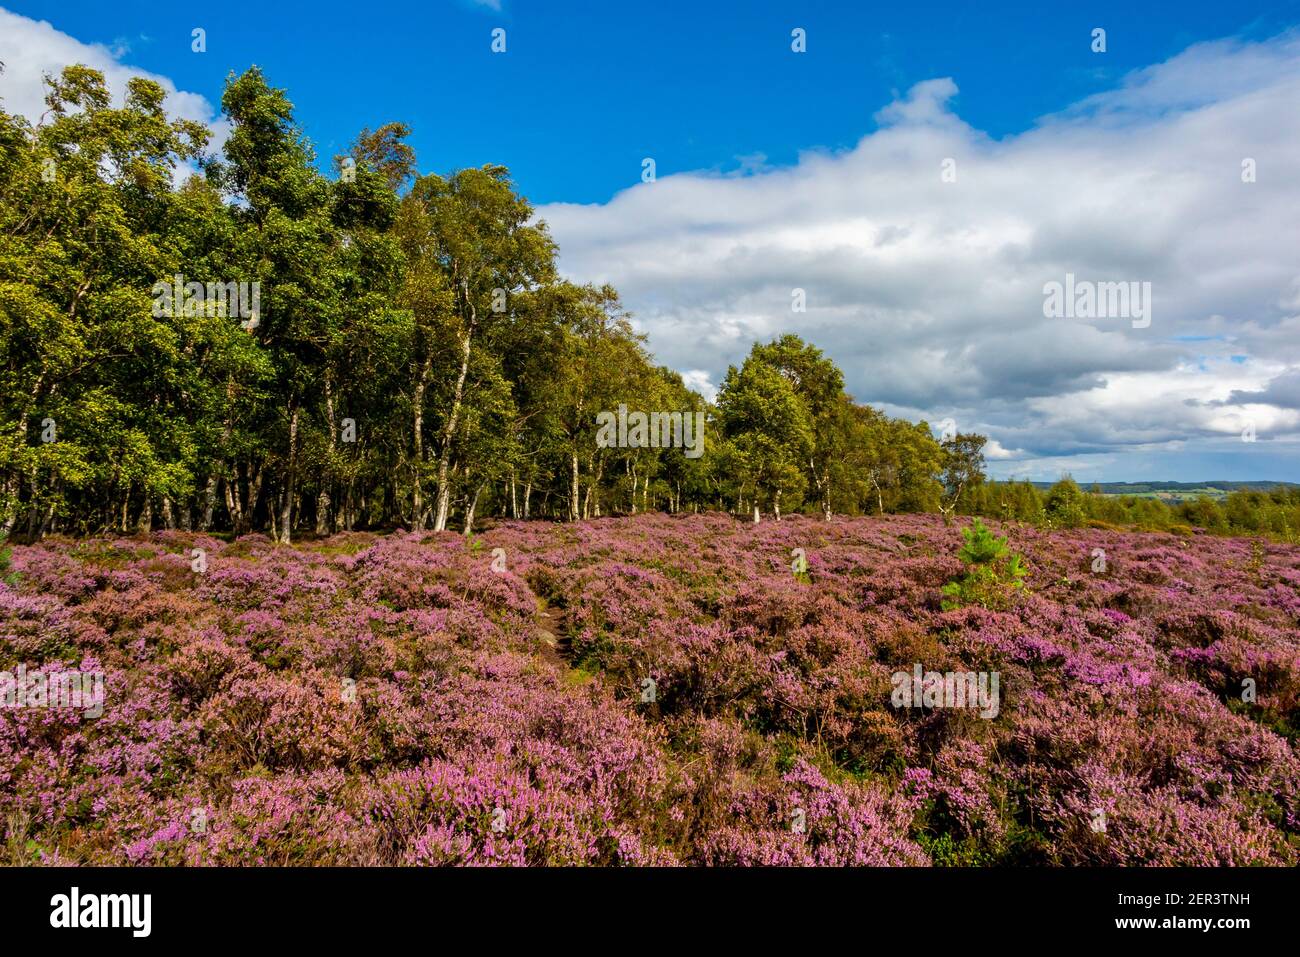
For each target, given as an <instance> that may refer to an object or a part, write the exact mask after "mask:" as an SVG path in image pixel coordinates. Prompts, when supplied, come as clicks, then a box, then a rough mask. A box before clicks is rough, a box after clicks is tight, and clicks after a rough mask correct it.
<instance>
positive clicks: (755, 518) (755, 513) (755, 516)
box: [754, 498, 759, 525]
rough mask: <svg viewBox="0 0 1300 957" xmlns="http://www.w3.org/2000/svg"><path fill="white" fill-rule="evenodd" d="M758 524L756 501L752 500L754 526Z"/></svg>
mask: <svg viewBox="0 0 1300 957" xmlns="http://www.w3.org/2000/svg"><path fill="white" fill-rule="evenodd" d="M758 523H759V514H758V499H757V498H755V499H754V524H755V525H757V524H758Z"/></svg>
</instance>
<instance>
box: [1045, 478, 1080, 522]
mask: <svg viewBox="0 0 1300 957" xmlns="http://www.w3.org/2000/svg"><path fill="white" fill-rule="evenodd" d="M1043 510H1044V512H1045V513H1046V516H1047V524H1048V526H1049V527H1051V528H1079V527H1081V526H1082V525H1083V523H1084V519H1085V517H1086V515H1085V512H1084V495H1083V490H1082V489H1081V488H1079V485H1078V483H1077V482H1075V481H1074V479H1072V478H1070V476H1068V475H1067V476H1065V477H1063V478H1062V479H1061V480H1060V481H1059V482H1057V483H1056V484H1055V485H1053V486H1052V487H1051V488H1050V489H1048V491H1047V498H1046V500H1045V501H1044V503H1043Z"/></svg>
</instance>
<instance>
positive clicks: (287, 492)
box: [280, 404, 298, 545]
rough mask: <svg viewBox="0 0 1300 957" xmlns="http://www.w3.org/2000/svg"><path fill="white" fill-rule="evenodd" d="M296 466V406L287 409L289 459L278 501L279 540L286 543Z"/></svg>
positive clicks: (288, 533) (289, 529) (291, 511)
mask: <svg viewBox="0 0 1300 957" xmlns="http://www.w3.org/2000/svg"><path fill="white" fill-rule="evenodd" d="M297 466H298V406H297V405H296V404H295V405H293V406H291V407H290V409H289V460H288V462H287V463H286V466H285V471H284V489H283V490H282V491H283V493H284V494H283V500H282V501H281V502H280V542H281V543H282V544H284V545H288V544H289V542H290V539H291V538H292V537H293V532H292V529H293V525H292V521H293V499H294V494H295V493H294V483H295V480H296V479H297V475H296V474H295V473H296V471H297Z"/></svg>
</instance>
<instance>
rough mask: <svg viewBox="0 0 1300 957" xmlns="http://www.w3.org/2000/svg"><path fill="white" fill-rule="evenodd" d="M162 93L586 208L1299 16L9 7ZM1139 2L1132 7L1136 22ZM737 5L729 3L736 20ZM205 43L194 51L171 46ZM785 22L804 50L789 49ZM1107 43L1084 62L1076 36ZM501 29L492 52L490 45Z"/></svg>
mask: <svg viewBox="0 0 1300 957" xmlns="http://www.w3.org/2000/svg"><path fill="white" fill-rule="evenodd" d="M4 6H6V7H7V8H8V9H10V10H12V11H14V12H16V13H21V14H23V15H25V16H28V17H32V18H35V19H44V20H48V21H50V22H51V23H52V24H53V25H54V26H55V27H56V28H57V29H59V30H61V31H63V32H65V33H69V34H71V35H73V36H75V37H76V38H77V39H79V40H82V41H83V42H88V43H103V44H105V45H107V46H110V47H119V48H125V50H126V51H127V52H126V54H125V56H124V57H123V59H124V60H126V61H127V62H130V63H132V64H133V65H135V66H139V67H141V68H143V69H146V70H150V71H152V72H155V73H159V74H162V75H164V76H168V77H171V78H172V80H174V81H175V83H176V85H177V87H178V88H180V89H183V90H190V91H194V92H196V93H201V94H203V95H205V96H206V97H207V98H208V99H209V100H210V101H211V102H213V103H217V102H219V100H220V94H221V87H222V83H223V82H224V80H225V78H226V75H227V74H228V72H229V71H230V70H232V69H235V70H242V69H244V68H246V67H247V66H249V65H252V64H257V65H259V66H261V67H262V68H263V69H264V70H265V71H266V72H267V73H268V75H269V76H270V78H271V80H272V82H274V83H276V84H278V85H280V86H283V87H286V88H287V89H288V90H289V92H290V95H291V98H292V99H293V101H294V103H295V106H296V107H297V111H298V116H299V118H300V120H301V121H302V123H303V125H304V126H305V128H306V129H307V130H308V131H309V133H310V136H311V138H312V139H313V141H314V142H315V143H316V146H317V149H318V152H319V153H320V154H321V155H322V157H324V158H326V159H328V157H329V156H331V155H333V154H334V153H335V152H341V151H342V150H343V149H344V147H345V146H346V144H347V143H348V142H350V140H351V137H352V136H353V135H354V134H355V133H356V132H357V131H358V130H359V129H360V128H361V127H363V126H366V125H369V126H375V125H377V124H379V123H382V122H385V121H388V120H392V119H400V120H403V121H405V122H407V123H409V124H410V125H411V126H412V128H413V130H414V135H413V136H412V140H411V141H412V143H413V144H414V145H415V147H416V149H417V153H418V156H419V158H420V163H421V168H422V169H423V170H424V171H429V172H431V171H444V170H448V169H452V168H457V167H461V166H470V165H480V164H482V163H485V162H500V163H504V164H505V165H507V166H509V167H510V169H511V170H512V171H513V173H514V175H515V177H516V180H517V181H518V183H519V185H520V187H521V188H522V189H523V191H524V192H525V194H526V195H528V196H529V197H530V198H531V199H533V200H534V202H538V203H549V202H555V201H566V202H583V203H586V202H598V201H604V200H607V199H609V198H610V196H612V195H613V194H614V193H615V192H616V191H618V190H620V189H623V188H625V187H627V186H628V185H630V184H631V183H633V182H635V181H636V180H637V179H638V178H639V176H640V170H641V160H642V158H643V157H645V156H654V157H655V158H656V163H657V165H658V174H659V175H660V176H663V175H668V174H671V173H673V172H681V171H686V170H699V169H713V168H718V169H722V170H727V169H735V168H737V167H738V166H739V165H740V164H741V162H742V159H741V158H744V157H753V156H754V155H756V154H763V155H765V156H766V157H767V162H768V163H771V164H787V163H792V162H794V161H795V160H796V159H797V156H798V152H799V151H800V150H802V149H809V148H813V147H829V148H846V147H851V146H853V145H854V144H855V143H856V142H857V141H858V139H859V138H860V137H861V136H862V135H863V133H865V132H867V131H868V130H870V129H871V128H872V126H873V121H872V114H873V113H874V112H875V111H876V110H877V109H879V107H880V105H881V104H883V103H887V102H888V101H889V100H890V99H892V97H893V95H896V94H897V92H898V91H901V90H906V89H907V88H909V87H911V86H912V85H913V84H914V83H917V82H920V81H922V80H926V79H929V78H931V77H934V76H952V77H953V78H954V79H955V80H956V81H957V83H958V84H959V86H960V87H961V93H960V96H959V97H958V98H957V100H956V101H955V103H954V106H955V107H956V108H957V109H958V110H959V111H960V112H961V114H962V116H963V118H964V119H966V120H967V121H968V122H970V123H971V124H972V125H973V126H975V127H977V128H979V129H982V130H985V131H987V132H988V133H990V134H991V135H993V136H1002V135H1005V134H1007V133H1018V132H1021V131H1022V130H1024V129H1026V128H1027V127H1029V126H1030V125H1031V124H1032V122H1033V121H1034V120H1035V118H1037V117H1039V116H1042V115H1044V114H1047V113H1052V112H1055V111H1057V110H1060V109H1062V108H1064V107H1065V106H1067V105H1068V104H1070V103H1072V102H1074V101H1076V100H1078V99H1081V98H1082V97H1084V96H1086V95H1088V94H1090V93H1095V92H1098V91H1101V90H1104V89H1106V88H1108V87H1109V86H1111V85H1113V84H1114V82H1115V81H1116V80H1117V79H1118V78H1119V77H1120V76H1121V75H1122V74H1123V73H1125V72H1126V71H1128V70H1131V69H1134V68H1137V67H1142V66H1145V65H1147V64H1149V63H1152V62H1156V61H1160V60H1164V59H1166V58H1168V57H1169V56H1172V55H1173V54H1175V53H1177V52H1178V51H1180V50H1182V49H1184V48H1185V47H1187V46H1189V45H1190V44H1191V43H1193V42H1195V41H1197V40H1203V39H1213V38H1217V37H1220V36H1225V35H1232V34H1241V35H1246V36H1267V35H1271V34H1272V33H1275V32H1277V30H1278V28H1280V27H1282V26H1285V25H1288V24H1293V23H1296V22H1298V21H1300V3H1296V2H1291V3H1277V2H1272V3H1261V2H1257V0H1241V2H1233V3H1222V2H1213V3H1207V2H1190V3H1177V4H1175V3H1153V4H1145V5H1136V4H1133V3H1131V2H1116V3H1105V2H1102V3H1088V4H1065V3H1056V4H1053V3H1044V2H1042V0H1027V2H1021V3H1008V4H993V5H986V4H974V3H969V2H957V3H948V4H944V3H924V4H919V3H918V4H914V3H904V4H869V3H845V2H840V3H830V2H821V3H818V2H810V3H797V2H772V0H746V2H744V3H702V2H689V0H656V2H654V3H650V4H644V3H632V2H613V0H602V2H565V0H548V2H541V0H500V3H499V6H500V8H501V9H500V10H497V9H493V5H492V4H487V3H476V2H473V0H424V2H419V3H382V4H381V3H376V4H367V3H353V2H337V0H322V2H319V3H312V4H309V5H304V4H279V3H265V2H263V3H251V2H246V0H234V2H223V3H208V4H204V3H190V4H185V3H179V4H176V3H169V4H155V3H149V4H143V3H116V2H114V3H104V2H102V0H94V2H90V0H60V2H59V3H57V4H54V3H50V2H49V0H43V2H15V0H8V2H6V3H5V4H4ZM1139 6H1144V7H1146V9H1141V10H1139V9H1137V8H1138V7H1139ZM738 11H743V12H738ZM196 26H198V27H202V28H204V29H205V30H206V31H207V41H208V52H207V53H206V54H203V55H197V54H193V53H191V51H190V31H191V30H192V29H193V28H194V27H196ZM796 26H798V27H803V28H804V29H805V30H807V33H808V47H809V52H810V54H812V55H809V56H803V57H795V56H791V55H790V49H789V44H790V30H791V29H792V28H793V27H796ZM1095 26H1105V27H1106V28H1108V30H1109V36H1108V41H1109V44H1108V47H1109V48H1108V50H1107V56H1106V58H1105V60H1104V61H1101V62H1099V61H1098V58H1097V57H1095V56H1094V55H1093V54H1092V53H1091V51H1090V49H1089V42H1088V41H1089V31H1090V30H1091V29H1092V28H1093V27H1095ZM496 27H501V28H503V29H505V30H506V41H507V53H506V55H494V54H492V52H491V50H490V40H491V37H490V31H491V30H492V29H493V28H496Z"/></svg>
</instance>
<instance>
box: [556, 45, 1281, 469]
mask: <svg viewBox="0 0 1300 957" xmlns="http://www.w3.org/2000/svg"><path fill="white" fill-rule="evenodd" d="M956 92H957V84H956V83H955V82H954V81H953V80H952V79H949V78H938V79H934V80H929V81H926V82H924V83H919V84H917V85H916V86H914V87H913V88H912V89H911V90H910V91H908V93H907V94H906V95H905V96H903V97H902V98H900V99H899V100H898V101H896V102H894V103H891V104H887V105H885V106H884V107H883V108H881V109H880V110H879V112H878V113H877V114H876V119H877V122H878V123H879V124H880V127H879V128H878V129H877V130H875V131H874V132H872V133H870V134H868V135H866V136H864V137H863V138H862V139H861V141H860V142H859V143H858V144H857V146H856V147H854V148H853V149H851V150H847V151H843V152H838V153H830V152H825V151H808V152H805V153H803V154H802V155H801V156H800V159H799V162H798V163H797V164H796V165H794V166H790V167H785V168H777V169H774V168H771V167H766V166H755V167H754V168H753V171H752V172H751V174H750V175H745V176H739V177H737V176H720V175H717V174H716V173H711V172H698V173H686V174H679V175H672V176H664V177H660V178H659V179H658V180H657V181H656V182H654V183H649V184H637V185H634V186H632V187H631V188H629V189H627V190H625V191H623V192H621V193H619V194H617V195H616V196H614V197H613V198H612V199H611V200H610V201H609V202H607V203H604V204H595V205H574V204H562V203H557V204H551V205H549V206H545V207H543V208H542V209H541V210H540V211H539V214H540V216H541V217H542V218H544V219H545V220H546V221H547V222H548V223H549V224H550V226H551V228H552V230H553V232H554V235H555V237H556V239H557V240H558V241H559V244H560V250H561V266H562V268H563V269H564V271H565V272H566V273H567V274H568V275H570V276H571V277H573V278H575V279H578V280H580V281H599V282H604V281H608V282H611V283H613V284H614V285H615V286H616V287H617V288H618V289H619V291H620V293H621V294H622V296H623V299H624V301H625V302H626V303H627V304H628V306H629V308H630V309H631V310H632V311H633V312H634V313H635V314H636V317H637V324H638V326H639V327H640V328H641V329H642V330H643V331H645V332H646V333H648V335H649V345H650V348H651V349H652V350H653V351H654V352H655V354H656V356H657V357H658V358H659V359H660V361H663V362H665V363H667V364H668V365H671V366H673V367H674V368H678V369H682V368H689V369H691V370H692V372H691V375H692V376H695V377H705V376H707V377H709V378H710V380H711V381H716V380H717V379H719V378H720V375H721V373H722V371H724V370H725V368H726V366H727V364H728V363H734V362H739V361H740V360H741V359H743V357H744V355H745V354H746V353H747V352H748V350H749V348H750V345H751V344H752V343H753V341H754V340H756V339H767V338H770V337H772V336H773V335H776V334H778V333H781V332H787V331H792V332H796V333H798V334H800V335H802V336H804V337H805V338H806V339H808V340H810V341H812V342H813V343H815V344H816V345H818V346H819V347H821V348H822V349H823V350H825V351H826V352H827V353H828V354H829V355H831V356H832V357H833V358H834V359H835V360H836V361H837V362H838V363H839V364H840V366H841V367H842V368H843V369H844V371H845V376H846V382H847V385H848V387H849V390H850V391H851V392H852V393H853V394H854V395H855V396H856V397H857V398H858V399H859V400H861V401H867V402H872V403H875V404H879V405H882V406H884V407H885V408H886V409H887V410H889V411H891V412H893V413H894V414H906V415H909V416H911V417H913V418H921V417H925V418H927V419H928V420H929V421H931V422H935V421H939V420H940V419H942V418H944V417H947V416H952V417H953V418H955V420H956V421H957V422H959V423H961V426H962V428H963V429H964V430H965V429H970V430H977V431H982V432H985V433H986V434H988V435H989V436H990V437H991V439H992V441H991V442H990V443H989V446H988V448H989V458H990V460H997V461H1000V462H1006V463H1008V468H1010V467H1011V465H1010V464H1011V463H1025V462H1027V461H1029V460H1033V462H1034V464H1035V465H1036V466H1043V467H1047V466H1050V467H1053V468H1055V467H1056V466H1058V465H1059V466H1063V467H1069V466H1071V465H1077V466H1084V465H1089V464H1093V465H1095V464H1097V463H1105V464H1106V465H1107V466H1108V467H1115V465H1116V463H1117V462H1123V461H1126V460H1127V461H1130V462H1131V461H1136V459H1135V458H1134V456H1137V455H1146V454H1149V453H1150V452H1151V451H1152V450H1183V451H1187V450H1195V449H1198V448H1202V447H1204V448H1205V449H1211V448H1214V447H1218V445H1216V444H1219V443H1222V442H1224V441H1227V440H1229V439H1230V438H1232V437H1235V436H1236V434H1237V433H1239V432H1240V429H1241V425H1240V424H1239V423H1240V422H1242V421H1244V420H1246V419H1247V418H1252V419H1253V420H1254V421H1255V422H1256V424H1257V428H1258V429H1259V430H1260V432H1261V437H1262V436H1263V434H1264V433H1265V432H1267V434H1268V436H1269V439H1270V441H1273V442H1274V443H1286V442H1290V443H1292V444H1290V445H1289V446H1288V448H1289V449H1290V450H1291V452H1290V454H1291V455H1292V456H1293V459H1292V461H1294V456H1295V455H1296V449H1297V447H1298V446H1300V441H1298V440H1300V414H1298V413H1297V412H1296V411H1295V408H1294V406H1295V402H1294V401H1293V400H1294V397H1295V389H1294V387H1293V383H1294V382H1295V377H1296V374H1297V371H1300V334H1298V333H1300V261H1298V260H1297V258H1296V250H1297V249H1300V218H1298V217H1297V216H1296V215H1295V211H1296V210H1297V209H1300V178H1297V177H1296V176H1295V175H1294V172H1295V170H1296V169H1298V168H1300V124H1298V123H1297V121H1296V116H1297V115H1298V114H1297V113H1296V110H1295V104H1296V103H1297V102H1300V37H1298V36H1297V35H1296V34H1287V35H1283V36H1279V37H1276V38H1274V39H1272V40H1269V41H1266V42H1261V43H1245V42H1241V41H1236V40H1230V41H1221V42H1215V43H1206V44H1199V45H1197V46H1194V47H1191V48H1189V49H1188V50H1186V51H1184V52H1183V53H1182V54H1180V55H1178V56H1176V57H1174V58H1172V59H1171V60H1169V61H1167V62H1165V63H1162V64H1158V65H1155V66H1152V67H1149V68H1147V69H1144V70H1140V71H1137V72H1135V73H1134V74H1132V75H1130V76H1128V77H1126V78H1125V79H1124V81H1123V82H1122V84H1121V85H1120V86H1119V87H1118V88H1117V89H1115V90H1113V91H1110V92H1107V93H1104V94H1101V95H1098V96H1093V97H1089V98H1088V99H1086V100H1084V101H1082V102H1080V103H1078V104H1075V105H1074V106H1072V107H1071V108H1070V109H1068V110H1065V111H1063V112H1061V113H1059V114H1057V115H1053V116H1049V117H1045V118H1043V119H1042V120H1040V121H1039V122H1038V123H1037V124H1036V125H1035V126H1034V127H1033V128H1032V129H1030V130H1028V131H1026V132H1024V133H1022V134H1020V135H1017V136H1010V137H1006V138H1003V139H999V140H995V139H993V138H992V137H990V136H988V135H986V134H985V133H983V132H981V131H980V130H977V129H974V128H972V127H971V126H969V125H968V124H967V123H965V122H964V121H962V120H961V118H960V117H959V116H958V115H956V114H955V113H954V112H953V111H952V109H951V107H950V101H951V99H952V97H953V96H954V94H955V93H956ZM1247 157H1249V158H1251V159H1253V160H1255V163H1256V166H1257V170H1258V181H1257V182H1254V183H1243V182H1242V178H1241V169H1242V161H1243V159H1245V158H1247ZM949 158H951V159H953V160H955V161H956V171H957V178H956V182H943V181H942V178H941V170H942V164H943V162H944V160H946V159H949ZM1067 272H1072V273H1074V274H1075V276H1076V277H1079V278H1081V279H1089V280H1093V281H1114V280H1136V281H1146V282H1150V283H1151V284H1152V288H1153V299H1154V308H1153V315H1152V322H1151V325H1150V327H1148V328H1145V329H1139V328H1133V326H1132V323H1131V322H1130V321H1129V320H1127V319H1122V318H1117V319H1096V320H1069V319H1047V318H1045V317H1044V316H1043V311H1042V306H1043V285H1044V283H1046V282H1050V281H1054V280H1055V281H1062V280H1063V279H1064V276H1065V274H1066V273H1067ZM794 288H801V289H803V290H805V292H806V296H807V312H805V313H794V312H792V310H791V290H792V289H794ZM688 381H689V380H688ZM1210 402H1214V403H1215V404H1214V405H1210V404H1209V403H1210ZM1279 447H1280V446H1279V445H1274V446H1273V448H1274V449H1277V448H1279ZM1081 471H1082V472H1083V473H1085V474H1086V472H1087V468H1082V469H1081Z"/></svg>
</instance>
